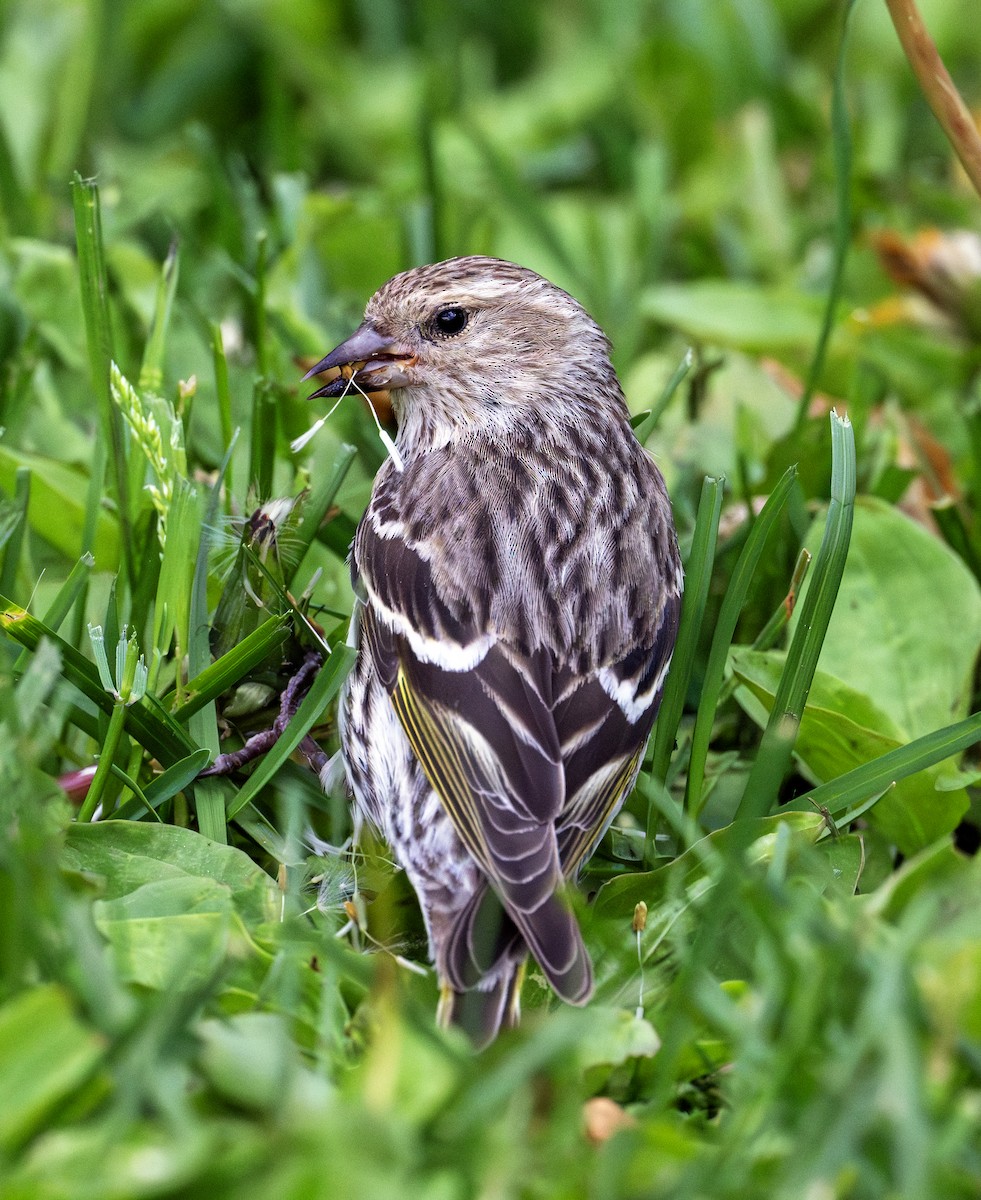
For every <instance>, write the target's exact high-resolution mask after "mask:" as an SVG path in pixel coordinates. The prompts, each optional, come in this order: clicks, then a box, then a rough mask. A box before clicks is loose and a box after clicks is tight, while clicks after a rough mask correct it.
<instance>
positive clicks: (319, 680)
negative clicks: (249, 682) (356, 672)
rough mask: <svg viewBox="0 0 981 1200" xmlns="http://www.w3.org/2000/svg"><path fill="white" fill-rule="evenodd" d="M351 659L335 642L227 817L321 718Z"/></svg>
mask: <svg viewBox="0 0 981 1200" xmlns="http://www.w3.org/2000/svg"><path fill="white" fill-rule="evenodd" d="M353 662H354V650H353V648H352V647H350V646H338V647H336V649H334V651H333V652H332V653H331V655H330V657H329V658H328V659H327V661H326V663H324V665H323V666H322V667H321V668H320V671H319V672H318V674H317V677H316V679H315V680H314V681H313V685H312V687H311V688H310V691H309V692H307V694H306V696H304V698H303V702H302V704H301V705H300V707H299V708H298V709H297V710H296V712H295V713H294V714H293V717H292V718H291V720H290V722H289V724H288V725H287V726H286V728H285V729H284V730H283V735H282V737H280V739H279V741H278V742H277V743H276V745H275V746H274V747H273V748H272V750H270V751H269V753H268V754H267V755H266V757H265V758H264V759H263V760H262V762H261V763H260V764H259V766H258V767H256V769H255V771H253V773H252V774H251V775H250V776H249V779H248V782H247V783H246V784H245V786H244V787H243V788H242V789H241V791H240V792H239V793H238V795H237V796H236V797H235V798H234V799H233V800H232V801H231V802H230V803H229V805H228V819H229V820H231V818H232V817H234V816H235V814H236V813H238V812H241V810H242V809H243V808H244V807H245V806H246V804H249V803H251V801H253V800H254V799H255V798H256V796H258V794H259V792H260V791H261V790H262V789H263V788H264V787H265V786H266V784H267V783H268V782H269V780H270V779H272V777H273V775H275V773H276V772H277V771H278V770H279V768H280V767H281V766H282V765H283V763H284V762H285V761H286V760H287V759H288V758H289V756H290V755H291V754H292V753H293V751H294V750H295V749H296V748H297V746H299V744H300V742H302V741H303V739H304V738H305V737H306V735H307V734H308V733H309V731H310V730H311V729H312V728H313V726H314V724H315V723H316V722H317V720H318V719H319V718H320V716H321V714H322V713H323V711H324V709H325V708H326V707H327V705H328V704H329V703H330V701H331V700H333V698H334V697H335V696H336V695H337V693H338V691H339V690H340V687H341V684H342V683H343V682H344V680H345V679H346V678H347V673H348V671H349V670H350V669H351V665H352V664H353Z"/></svg>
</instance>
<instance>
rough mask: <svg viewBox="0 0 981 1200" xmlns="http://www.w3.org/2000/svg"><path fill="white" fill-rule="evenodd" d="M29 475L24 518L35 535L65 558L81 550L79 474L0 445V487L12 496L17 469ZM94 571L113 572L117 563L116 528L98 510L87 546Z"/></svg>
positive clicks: (82, 484) (82, 489) (82, 481)
mask: <svg viewBox="0 0 981 1200" xmlns="http://www.w3.org/2000/svg"><path fill="white" fill-rule="evenodd" d="M18 467H27V468H28V469H29V470H30V472H31V503H30V506H29V508H28V512H27V519H28V521H29V522H30V524H31V528H32V529H33V530H34V531H35V533H37V534H39V535H40V536H41V537H43V538H44V539H45V540H46V541H48V542H50V543H51V545H52V546H54V547H55V548H56V549H58V550H60V551H61V552H62V554H64V555H66V556H67V557H68V558H71V559H76V558H78V556H79V554H80V553H81V552H82V550H83V545H82V531H83V527H84V525H85V496H86V490H87V488H88V479H87V478H86V477H85V475H83V474H82V472H81V471H77V470H75V469H74V468H73V467H69V466H66V465H65V464H64V463H61V462H55V461H54V460H53V459H50V458H45V457H43V456H42V455H40V454H31V453H29V452H28V451H26V450H12V449H11V448H10V447H9V446H0V487H2V488H3V489H4V491H6V492H7V493H8V494H9V495H13V494H14V489H15V486H16V479H17V468H18ZM90 549H91V551H92V553H93V554H94V555H95V562H96V568H97V570H100V571H114V570H115V569H116V567H117V565H118V563H119V525H118V522H117V521H116V519H115V517H114V516H113V515H112V513H110V512H109V511H108V510H107V509H105V508H103V509H101V510H100V511H99V516H98V520H97V521H96V527H95V539H94V541H93V544H92V546H91V547H90Z"/></svg>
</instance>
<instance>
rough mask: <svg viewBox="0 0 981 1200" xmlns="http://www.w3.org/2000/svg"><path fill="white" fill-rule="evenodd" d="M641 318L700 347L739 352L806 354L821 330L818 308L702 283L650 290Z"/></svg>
mask: <svg viewBox="0 0 981 1200" xmlns="http://www.w3.org/2000/svg"><path fill="white" fill-rule="evenodd" d="M641 304H642V307H643V310H644V312H645V313H646V314H647V315H648V316H649V317H653V318H654V319H655V320H656V321H659V322H661V323H662V324H664V325H670V326H672V327H673V328H675V329H680V330H681V331H682V332H683V333H684V334H685V336H686V337H690V338H693V339H694V340H695V341H699V342H711V343H713V344H715V345H720V346H733V347H736V348H737V349H740V350H749V351H755V352H763V351H766V350H771V351H772V350H801V351H804V350H808V349H810V348H811V347H812V346H813V345H814V342H815V341H816V339H817V335H818V331H819V330H820V327H821V302H820V300H819V299H817V298H816V297H810V296H806V295H802V294H801V293H800V292H785V291H776V290H774V289H772V288H765V287H760V286H754V285H752V284H748V283H741V282H738V281H734V280H723V279H703V280H697V281H695V282H693V283H669V284H662V285H661V286H659V287H654V288H650V289H648V291H646V292H645V293H644V294H643V297H642V300H641Z"/></svg>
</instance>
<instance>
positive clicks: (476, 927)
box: [441, 884, 593, 1045]
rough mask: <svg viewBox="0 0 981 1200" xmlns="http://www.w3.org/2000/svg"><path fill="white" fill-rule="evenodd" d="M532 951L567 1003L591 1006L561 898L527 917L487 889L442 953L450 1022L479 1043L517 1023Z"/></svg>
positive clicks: (581, 953) (589, 979)
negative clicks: (500, 1029) (529, 954)
mask: <svg viewBox="0 0 981 1200" xmlns="http://www.w3.org/2000/svg"><path fill="white" fill-rule="evenodd" d="M529 950H530V951H531V953H532V955H533V956H534V958H535V960H536V962H537V963H538V965H539V966H540V967H541V968H542V971H543V972H544V973H545V976H546V978H547V979H548V981H549V983H550V984H551V985H552V987H553V988H554V989H555V991H556V992H557V993H558V994H559V996H561V997H562V999H563V1000H565V1001H566V1002H567V1003H569V1004H585V1003H586V1001H587V1000H588V999H589V997H590V995H591V993H592V990H593V973H592V965H591V963H590V961H589V953H588V952H587V950H586V947H585V946H584V945H583V941H582V935H581V934H580V932H579V925H578V923H577V921H576V919H575V917H574V915H573V914H572V912H571V911H570V910H569V909H568V908H567V907H566V905H565V904H564V903H563V901H562V899H561V898H560V897H558V896H555V895H552V896H549V897H548V898H547V899H546V900H545V902H544V903H543V904H542V905H541V906H540V907H539V908H538V909H536V910H535V911H534V912H532V913H525V912H517V911H512V910H509V909H506V908H505V907H504V905H503V903H502V902H501V900H500V898H499V897H498V896H497V894H496V893H495V892H494V891H493V890H492V889H491V888H490V887H489V886H488V885H486V884H485V885H484V886H483V887H481V888H479V889H478V890H477V891H475V892H474V894H473V895H472V896H471V897H470V899H469V900H468V902H467V904H466V905H465V907H464V908H462V909H461V910H460V912H459V913H458V914H457V916H456V920H455V921H454V923H453V927H452V929H451V930H450V932H449V936H448V938H447V940H446V942H445V945H444V948H443V955H442V958H443V962H442V964H441V967H442V970H441V974H442V976H443V977H444V979H445V980H446V984H447V988H448V993H447V994H446V995H445V996H444V1004H445V1006H446V1007H447V1008H448V1010H449V1012H448V1015H447V1016H445V1018H444V1019H445V1020H446V1022H447V1023H453V1024H457V1025H462V1026H463V1027H464V1028H466V1029H468V1032H470V1033H471V1036H472V1037H473V1038H474V1041H475V1042H477V1043H478V1044H479V1045H486V1043H487V1042H488V1041H490V1040H492V1039H493V1037H494V1036H495V1035H496V1033H497V1030H498V1028H499V1027H500V1025H501V1023H502V1021H503V1020H504V1019H505V1017H506V1016H507V1023H508V1024H510V1025H514V1024H516V1023H517V1018H518V1011H519V1009H518V993H519V992H520V989H521V982H522V980H523V978H524V969H523V966H524V961H525V958H526V955H527V952H528V951H529ZM457 1014H461V1015H460V1016H459V1017H458V1016H457ZM463 1014H466V1015H463Z"/></svg>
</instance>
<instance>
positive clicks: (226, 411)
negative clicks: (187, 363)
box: [211, 321, 234, 512]
mask: <svg viewBox="0 0 981 1200" xmlns="http://www.w3.org/2000/svg"><path fill="white" fill-rule="evenodd" d="M211 358H212V362H213V363H214V371H215V393H216V396H217V400H218V420H219V422H220V424H221V441H222V445H223V446H224V447H225V453H226V454H229V453H230V451H231V449H232V444H233V442H234V430H233V427H232V389H231V387H230V386H229V383H228V359H227V358H226V357H225V343H224V341H223V339H222V335H221V326H220V325H219V324H218V322H217V321H213V322H212V323H211ZM232 491H233V485H232V461H231V458H230V457H229V459H228V461H227V462H226V464H225V509H226V511H227V512H231V504H232Z"/></svg>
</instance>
